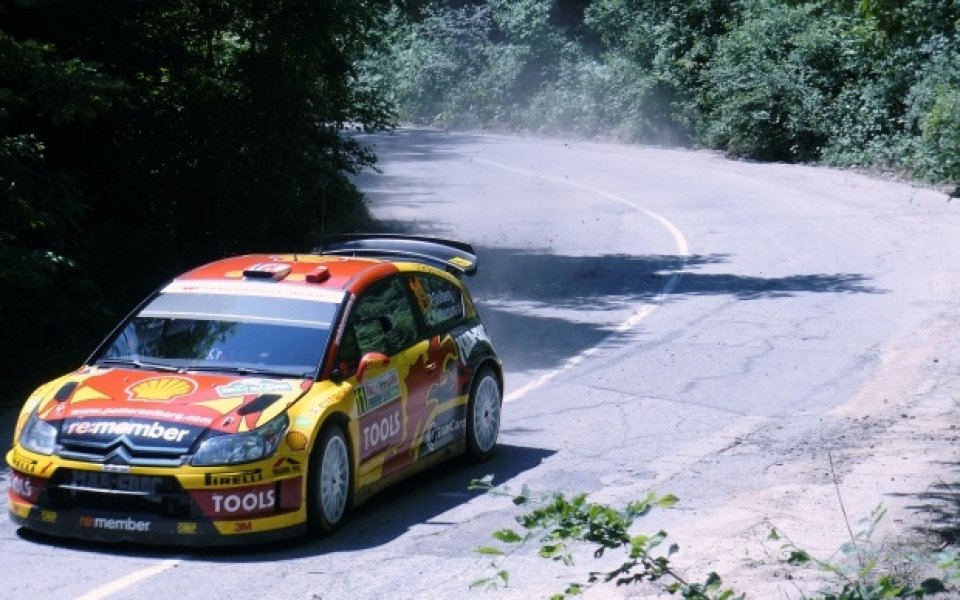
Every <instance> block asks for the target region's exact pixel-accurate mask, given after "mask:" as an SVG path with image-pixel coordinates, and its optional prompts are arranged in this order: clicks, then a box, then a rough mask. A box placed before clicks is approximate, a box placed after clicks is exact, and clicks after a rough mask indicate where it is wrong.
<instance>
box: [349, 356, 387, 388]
mask: <svg viewBox="0 0 960 600" xmlns="http://www.w3.org/2000/svg"><path fill="white" fill-rule="evenodd" d="M389 364H390V357H389V356H387V355H386V354H383V353H381V352H367V353H366V354H364V355H363V357H362V358H361V359H360V366H359V367H357V381H363V376H364V375H365V374H366V372H367V369H368V368H369V367H385V366H387V365H389Z"/></svg>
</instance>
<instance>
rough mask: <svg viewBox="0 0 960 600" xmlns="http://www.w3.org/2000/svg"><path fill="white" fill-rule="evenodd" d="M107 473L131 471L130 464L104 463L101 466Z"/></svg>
mask: <svg viewBox="0 0 960 600" xmlns="http://www.w3.org/2000/svg"><path fill="white" fill-rule="evenodd" d="M101 468H102V469H103V470H104V471H106V472H107V473H129V472H130V465H102V467H101Z"/></svg>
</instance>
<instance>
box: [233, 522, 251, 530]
mask: <svg viewBox="0 0 960 600" xmlns="http://www.w3.org/2000/svg"><path fill="white" fill-rule="evenodd" d="M251 531H253V523H252V522H250V521H237V522H236V523H234V524H233V532H234V533H249V532H251Z"/></svg>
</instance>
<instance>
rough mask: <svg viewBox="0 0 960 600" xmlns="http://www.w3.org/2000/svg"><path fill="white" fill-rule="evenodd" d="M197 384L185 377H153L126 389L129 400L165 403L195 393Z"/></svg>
mask: <svg viewBox="0 0 960 600" xmlns="http://www.w3.org/2000/svg"><path fill="white" fill-rule="evenodd" d="M196 389H197V382H196V381H194V380H192V379H187V378H185V377H153V378H151V379H144V380H143V381H141V382H139V383H135V384H133V385H131V386H130V387H128V388H127V396H128V397H129V398H130V399H131V400H142V401H145V402H167V401H169V400H173V399H174V398H179V397H181V396H187V395H190V394H192V393H193V392H195V391H196Z"/></svg>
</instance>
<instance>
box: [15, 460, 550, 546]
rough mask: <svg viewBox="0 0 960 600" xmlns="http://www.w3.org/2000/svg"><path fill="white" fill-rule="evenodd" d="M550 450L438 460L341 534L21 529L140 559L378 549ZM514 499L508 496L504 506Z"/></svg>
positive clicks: (25, 535)
mask: <svg viewBox="0 0 960 600" xmlns="http://www.w3.org/2000/svg"><path fill="white" fill-rule="evenodd" d="M553 454H554V452H553V451H550V450H543V449H539V448H529V447H522V446H512V445H500V446H499V447H498V449H497V452H496V454H495V455H494V456H493V457H491V458H490V460H488V461H486V462H483V463H479V464H477V463H469V462H467V461H466V460H465V459H457V460H452V461H450V462H447V463H444V464H441V465H438V466H437V467H434V468H432V469H429V470H427V471H426V472H424V473H421V474H419V475H417V476H415V477H412V478H410V479H408V480H406V481H404V482H402V483H399V484H397V485H395V486H393V487H391V488H390V489H389V490H386V491H385V492H383V493H381V494H379V495H378V496H376V497H374V498H373V499H372V500H370V501H369V502H367V503H366V504H364V505H363V506H361V507H360V508H358V509H357V510H356V511H354V512H353V513H352V514H351V515H350V517H349V518H348V520H347V522H346V523H345V524H344V526H343V528H342V529H341V530H340V531H338V532H337V533H335V534H333V535H330V536H326V537H322V538H319V539H311V538H309V537H304V538H299V539H293V540H289V541H284V542H274V543H269V544H260V545H254V546H231V547H229V548H228V549H227V548H202V549H188V550H184V549H182V548H173V547H160V548H157V547H153V546H140V545H136V544H115V543H112V544H108V543H102V542H84V541H80V540H70V539H61V538H55V537H50V536H46V535H41V534H37V533H34V532H31V531H28V530H25V529H20V530H18V532H17V534H18V535H19V536H20V537H21V538H22V539H24V540H26V541H30V542H34V543H38V544H45V545H48V546H53V547H59V548H68V549H70V550H73V551H77V552H88V553H92V554H105V555H111V556H118V555H119V556H135V557H140V558H155V559H165V558H174V557H177V558H181V559H184V560H190V561H200V562H225V563H244V562H250V563H255V562H272V561H276V560H284V559H290V558H309V557H313V556H317V557H321V556H322V555H324V554H327V553H331V552H351V551H357V550H364V549H368V548H375V547H378V546H382V545H384V544H387V543H389V542H391V541H392V540H394V539H396V538H398V537H400V536H401V535H403V534H405V533H406V532H407V531H408V530H409V529H410V528H411V527H414V526H417V525H426V526H436V527H437V528H445V527H452V526H456V525H457V523H451V522H446V521H442V520H439V517H441V515H443V514H444V513H446V512H447V511H449V510H451V509H453V508H456V507H457V506H460V505H462V504H464V503H466V502H468V501H469V500H471V499H472V498H474V497H476V496H479V495H481V494H482V493H484V492H482V491H475V490H469V489H468V487H469V484H470V482H471V481H472V480H474V479H480V478H482V477H484V476H486V475H493V481H494V484H496V485H501V484H504V483H507V482H509V481H510V480H511V479H513V478H514V477H516V476H517V475H519V474H521V473H523V472H525V471H528V470H530V469H532V468H534V467H536V466H537V465H539V464H540V463H541V462H542V461H543V460H544V459H546V458H548V457H549V456H551V455H553ZM509 505H510V501H509V500H506V499H504V506H509Z"/></svg>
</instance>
